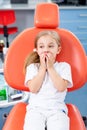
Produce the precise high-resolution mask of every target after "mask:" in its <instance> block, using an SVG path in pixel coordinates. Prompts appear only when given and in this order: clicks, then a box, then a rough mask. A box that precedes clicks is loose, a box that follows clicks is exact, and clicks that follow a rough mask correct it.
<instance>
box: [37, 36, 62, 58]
mask: <svg viewBox="0 0 87 130" xmlns="http://www.w3.org/2000/svg"><path fill="white" fill-rule="evenodd" d="M60 50H61V47H60V46H58V43H57V42H56V40H55V39H53V38H52V37H51V36H49V35H46V36H42V37H40V38H39V39H38V41H37V53H38V55H39V56H41V55H42V54H43V55H44V56H45V55H47V56H49V57H50V58H51V56H52V57H53V58H54V60H55V59H56V55H57V54H58V53H59V52H60Z"/></svg>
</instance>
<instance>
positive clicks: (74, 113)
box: [67, 104, 86, 130]
mask: <svg viewBox="0 0 87 130" xmlns="http://www.w3.org/2000/svg"><path fill="white" fill-rule="evenodd" d="M67 107H68V115H69V117H70V130H86V127H85V124H84V121H83V119H82V116H81V114H80V112H79V110H78V108H77V107H76V106H75V105H73V104H67Z"/></svg>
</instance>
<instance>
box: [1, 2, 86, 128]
mask: <svg viewBox="0 0 87 130" xmlns="http://www.w3.org/2000/svg"><path fill="white" fill-rule="evenodd" d="M34 25H35V27H33V28H28V29H25V30H24V31H23V32H21V33H20V34H19V35H18V36H17V37H16V38H15V39H14V41H13V42H12V43H11V45H10V47H9V49H8V53H7V55H6V59H5V63H4V76H5V79H6V81H7V83H8V84H9V86H11V87H13V88H15V89H19V90H22V91H29V90H28V89H27V88H26V87H25V86H24V74H23V66H24V60H25V58H26V56H27V55H28V54H29V52H31V51H32V50H33V48H34V39H35V37H36V35H37V33H38V32H39V31H42V30H54V31H57V32H58V33H59V35H60V38H61V45H62V50H61V52H60V54H59V55H58V57H57V60H58V61H66V62H68V63H69V64H70V65H71V69H72V78H73V84H74V85H73V87H72V88H70V89H68V91H69V92H70V91H74V90H76V89H79V88H81V87H82V86H83V85H84V84H85V83H86V81H87V78H86V75H87V74H86V66H87V64H86V63H87V61H86V54H85V51H84V49H83V47H82V45H81V43H80V41H79V40H78V38H77V37H76V36H75V35H74V34H73V33H71V32H70V31H68V30H65V29H62V28H59V8H58V5H56V4H53V3H42V4H38V5H37V7H36V10H35V17H34ZM78 96H79V95H78ZM26 105H27V104H26V103H23V102H21V103H18V104H16V105H15V106H14V107H13V108H12V110H11V112H10V113H9V115H8V117H7V120H6V122H5V124H4V127H3V129H2V130H23V124H24V118H25V113H26ZM67 107H68V111H69V117H70V130H86V128H85V125H84V122H83V119H82V117H81V114H80V112H79V110H78V108H77V107H76V106H75V105H73V104H67Z"/></svg>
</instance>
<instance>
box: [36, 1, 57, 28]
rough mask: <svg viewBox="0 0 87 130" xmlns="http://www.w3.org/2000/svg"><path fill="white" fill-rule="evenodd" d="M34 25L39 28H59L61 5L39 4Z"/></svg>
mask: <svg viewBox="0 0 87 130" xmlns="http://www.w3.org/2000/svg"><path fill="white" fill-rule="evenodd" d="M34 25H35V27H37V28H57V27H58V26H59V7H58V6H57V4H53V3H42V4H38V5H37V7H36V10H35V17H34Z"/></svg>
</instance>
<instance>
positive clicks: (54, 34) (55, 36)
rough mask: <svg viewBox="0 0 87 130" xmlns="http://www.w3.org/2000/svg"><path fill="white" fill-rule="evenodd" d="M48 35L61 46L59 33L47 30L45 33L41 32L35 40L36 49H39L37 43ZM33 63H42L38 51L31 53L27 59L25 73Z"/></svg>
mask: <svg viewBox="0 0 87 130" xmlns="http://www.w3.org/2000/svg"><path fill="white" fill-rule="evenodd" d="M46 35H50V36H51V37H52V38H53V39H55V41H56V43H58V46H60V37H59V35H58V33H57V32H56V31H52V30H50V31H49V30H45V31H41V32H39V33H38V34H37V36H36V38H35V42H34V47H35V48H37V42H38V40H39V38H40V37H42V36H46ZM32 63H40V58H39V55H38V53H37V52H36V51H33V52H31V53H30V54H29V55H28V56H27V58H26V59H25V63H24V72H26V68H27V66H29V65H30V64H32Z"/></svg>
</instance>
